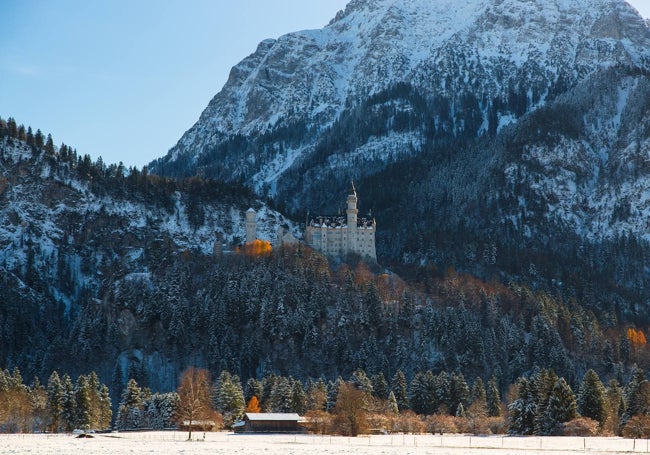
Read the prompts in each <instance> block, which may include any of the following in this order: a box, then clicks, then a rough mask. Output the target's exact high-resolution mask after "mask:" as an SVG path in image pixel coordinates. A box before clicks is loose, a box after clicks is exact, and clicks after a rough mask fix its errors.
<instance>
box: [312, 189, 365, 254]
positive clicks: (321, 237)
mask: <svg viewBox="0 0 650 455" xmlns="http://www.w3.org/2000/svg"><path fill="white" fill-rule="evenodd" d="M347 203H348V208H347V210H346V216H345V217H344V216H318V217H316V218H313V219H311V220H308V221H307V226H306V228H305V243H307V245H309V246H311V247H312V248H313V249H315V250H317V251H320V252H321V253H323V254H326V255H328V256H338V257H344V256H345V255H347V254H349V253H356V254H358V255H360V256H363V257H368V258H371V259H373V260H375V261H376V260H377V252H376V250H375V231H376V230H377V222H376V221H375V220H374V219H369V218H358V217H357V214H358V213H359V211H358V210H357V192H356V190H355V188H354V183H353V184H352V188H351V189H350V194H349V195H348V199H347Z"/></svg>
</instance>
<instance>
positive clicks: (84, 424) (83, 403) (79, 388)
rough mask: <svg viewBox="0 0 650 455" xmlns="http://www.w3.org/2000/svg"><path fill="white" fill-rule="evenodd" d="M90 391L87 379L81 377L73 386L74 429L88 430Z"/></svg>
mask: <svg viewBox="0 0 650 455" xmlns="http://www.w3.org/2000/svg"><path fill="white" fill-rule="evenodd" d="M90 396H91V391H90V386H89V384H88V379H87V378H86V377H85V376H84V375H81V376H79V378H77V383H76V385H75V405H76V418H75V427H76V428H81V429H83V430H88V429H89V428H90V424H91V421H92V409H91V399H90Z"/></svg>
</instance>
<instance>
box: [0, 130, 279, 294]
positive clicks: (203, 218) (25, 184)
mask: <svg viewBox="0 0 650 455" xmlns="http://www.w3.org/2000/svg"><path fill="white" fill-rule="evenodd" d="M80 163H81V161H80V162H79V163H77V162H76V161H75V160H72V161H67V160H66V159H65V158H62V157H61V156H58V155H52V156H50V155H48V154H47V153H44V152H43V151H40V152H35V151H34V149H33V148H32V147H30V146H28V145H27V144H26V143H24V142H22V141H19V140H16V139H14V138H11V137H3V138H0V267H3V268H5V269H6V270H9V271H11V272H14V273H16V274H17V275H18V276H29V274H30V273H32V274H33V276H39V277H40V278H39V279H40V280H43V282H47V283H48V286H49V287H50V289H48V290H47V291H48V292H49V293H52V294H53V295H56V296H57V297H58V298H59V299H60V300H62V301H64V302H66V303H69V302H70V301H71V300H77V297H78V293H79V292H80V290H81V289H82V288H86V289H89V290H96V289H97V287H98V286H99V285H100V283H101V281H102V280H103V279H104V278H103V277H102V275H103V274H104V273H107V272H110V273H111V274H115V273H117V272H116V270H115V265H116V264H117V263H119V264H120V266H119V267H120V268H122V273H146V272H148V271H150V267H152V266H156V264H155V261H154V262H152V258H153V257H154V256H155V255H156V254H162V253H161V252H163V251H176V252H178V251H183V250H191V251H195V252H199V253H200V254H203V255H210V254H212V252H213V247H214V245H215V242H225V243H235V244H237V243H239V242H241V241H243V239H245V237H246V235H245V232H246V229H245V213H244V212H245V210H246V209H248V208H249V206H248V204H249V203H250V202H249V201H250V199H248V198H247V197H246V196H245V195H244V196H241V197H240V200H237V197H238V196H237V194H236V193H235V192H234V191H233V193H232V194H229V193H226V194H225V195H224V196H222V200H219V198H218V197H212V198H211V197H209V196H208V199H205V198H203V196H199V197H201V198H202V199H198V200H197V199H194V197H195V196H190V195H189V194H188V192H186V190H184V189H182V188H183V187H182V185H179V186H176V184H175V183H173V182H168V183H165V182H162V181H161V182H160V183H158V184H148V183H147V182H146V177H145V178H144V179H143V178H141V177H135V176H128V175H111V174H112V173H113V172H114V169H112V168H111V169H106V168H104V169H103V170H102V171H99V170H98V168H96V167H93V168H90V170H88V171H83V172H82V171H80V166H81V165H82V164H80ZM86 172H87V173H86ZM98 173H99V174H98ZM80 174H81V175H80ZM174 188H177V189H174ZM226 191H227V190H226ZM254 205H255V206H256V208H257V209H258V213H259V216H258V236H259V238H261V239H265V240H269V241H272V242H273V241H275V239H276V232H277V228H278V226H280V225H287V226H291V223H290V222H289V221H287V220H286V219H285V218H284V217H283V216H282V215H280V214H279V213H277V212H275V211H273V210H271V209H269V208H268V207H266V206H264V205H263V204H262V203H261V202H258V201H255V202H254ZM66 280H68V281H70V283H65V282H66ZM62 283H63V284H62ZM67 285H70V286H72V287H74V289H63V288H65V287H66V286H67Z"/></svg>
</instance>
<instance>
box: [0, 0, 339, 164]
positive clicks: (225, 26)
mask: <svg viewBox="0 0 650 455" xmlns="http://www.w3.org/2000/svg"><path fill="white" fill-rule="evenodd" d="M346 3H347V1H346V0H0V116H2V118H5V119H6V118H7V117H10V116H11V117H14V118H15V119H16V121H17V122H18V123H23V124H25V125H26V126H27V125H31V126H32V128H34V130H36V129H37V128H40V129H41V130H42V131H43V133H44V134H47V133H51V134H52V136H53V138H54V142H55V144H56V145H59V144H60V143H61V142H65V143H66V144H68V145H71V146H73V147H76V148H77V152H78V153H81V154H85V153H88V154H90V155H91V156H92V157H93V159H96V158H97V157H98V156H101V157H102V158H103V160H104V162H106V163H117V162H119V161H122V162H123V163H124V164H125V165H127V166H131V165H135V166H138V167H141V166H142V165H144V164H146V163H148V162H149V161H151V160H152V159H155V158H158V157H160V156H163V155H164V154H165V153H167V150H168V149H169V148H170V147H172V146H173V145H174V144H175V143H176V141H177V140H178V139H180V137H181V135H182V134H183V133H184V132H185V131H186V130H187V129H188V128H190V127H191V126H192V125H193V124H194V122H195V121H196V120H198V118H199V115H200V114H201V112H202V111H203V109H204V108H205V107H206V106H207V104H208V102H209V101H210V99H212V97H213V96H214V95H215V94H216V93H217V92H218V91H219V90H220V89H221V87H222V86H223V84H224V83H225V82H226V79H227V77H228V73H229V72H230V68H231V67H232V66H233V65H235V64H236V63H237V62H239V61H240V60H242V59H243V58H244V57H246V56H247V55H249V54H251V53H252V52H253V51H255V48H256V47H257V44H258V43H259V42H260V41H262V40H263V39H266V38H277V37H279V36H281V35H284V34H285V33H289V32H293V31H297V30H304V29H311V28H321V27H323V26H324V25H326V24H327V23H328V22H329V20H330V19H331V18H333V17H334V16H335V14H336V12H337V11H338V10H340V9H342V8H344V7H345V4H346Z"/></svg>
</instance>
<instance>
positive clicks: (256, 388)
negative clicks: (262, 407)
mask: <svg viewBox="0 0 650 455" xmlns="http://www.w3.org/2000/svg"><path fill="white" fill-rule="evenodd" d="M263 388H264V385H263V384H262V382H261V381H258V380H257V379H255V378H249V379H248V381H246V386H245V387H244V400H246V402H249V401H250V400H251V398H253V397H256V398H257V400H258V401H259V399H260V398H261V397H262V391H263ZM250 412H252V411H250Z"/></svg>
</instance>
